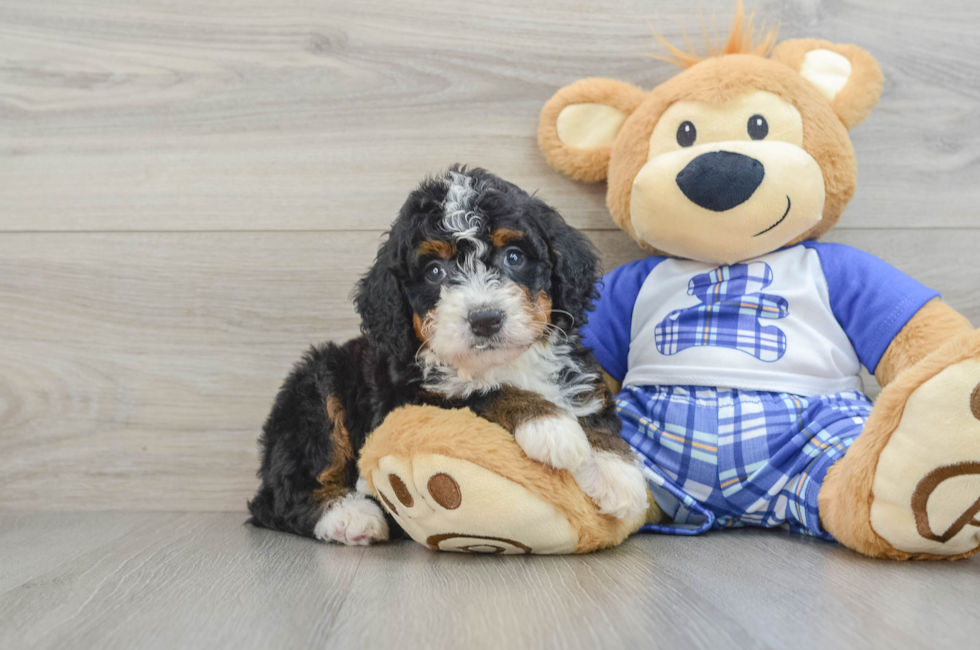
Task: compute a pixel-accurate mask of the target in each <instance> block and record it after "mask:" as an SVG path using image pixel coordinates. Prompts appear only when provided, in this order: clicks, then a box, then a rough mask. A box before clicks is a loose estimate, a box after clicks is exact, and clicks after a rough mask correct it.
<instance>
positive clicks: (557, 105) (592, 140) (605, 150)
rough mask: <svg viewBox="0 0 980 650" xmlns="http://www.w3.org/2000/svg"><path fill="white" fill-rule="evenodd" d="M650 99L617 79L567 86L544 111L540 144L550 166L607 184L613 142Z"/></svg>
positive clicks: (576, 176) (573, 176)
mask: <svg viewBox="0 0 980 650" xmlns="http://www.w3.org/2000/svg"><path fill="white" fill-rule="evenodd" d="M645 96H646V93H644V92H643V91H642V90H640V89H639V88H637V87H636V86H631V85H630V84H628V83H624V82H622V81H616V80H615V79H582V80H581V81H576V82H575V83H573V84H572V85H570V86H565V87H564V88H562V89H561V90H559V91H558V92H557V93H555V95H554V97H552V98H551V99H549V100H548V103H546V104H545V105H544V108H542V109H541V120H540V122H539V124H538V146H540V147H541V151H543V152H544V155H545V158H547V159H548V164H549V165H551V166H552V167H554V168H555V169H557V170H558V171H560V172H562V173H564V174H568V175H569V176H571V177H572V178H576V179H578V180H580V181H601V180H602V179H604V178H605V177H606V173H607V172H608V170H609V155H610V152H611V151H612V145H613V142H614V141H615V140H616V136H617V135H618V134H619V130H620V129H621V128H622V126H623V122H625V121H626V118H628V117H629V116H630V114H631V113H632V112H633V111H634V110H636V107H637V106H639V105H640V103H641V102H643V98H644V97H645Z"/></svg>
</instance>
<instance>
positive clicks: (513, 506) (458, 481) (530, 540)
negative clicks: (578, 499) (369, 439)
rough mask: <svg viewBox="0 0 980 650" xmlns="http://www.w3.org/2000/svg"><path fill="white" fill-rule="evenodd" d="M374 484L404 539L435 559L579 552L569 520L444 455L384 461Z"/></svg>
mask: <svg viewBox="0 0 980 650" xmlns="http://www.w3.org/2000/svg"><path fill="white" fill-rule="evenodd" d="M525 461H526V459H525ZM372 483H373V486H374V489H375V490H376V492H377V494H378V498H379V499H380V500H381V502H382V503H383V504H384V507H385V509H386V510H387V511H388V512H389V513H390V514H391V515H392V517H394V519H395V521H397V522H398V524H399V525H400V526H401V527H402V528H403V529H404V530H405V532H407V533H408V534H409V535H411V537H412V538H413V539H415V540H416V541H417V542H419V543H420V544H424V545H425V546H427V547H428V548H430V549H432V550H434V551H457V552H464V553H489V554H502V555H512V554H530V553H547V554H551V553H558V554H561V553H571V552H573V551H575V550H576V547H577V545H578V536H577V534H576V533H575V531H574V530H573V529H572V527H571V524H570V523H569V521H568V519H567V517H566V516H565V515H564V514H563V513H561V512H559V511H557V510H556V509H555V508H554V507H553V506H552V505H550V504H549V503H547V502H546V501H544V500H543V499H541V498H540V497H539V496H537V495H535V494H534V493H532V492H530V491H529V490H528V489H527V488H525V487H523V486H521V485H519V484H518V483H515V482H514V481H511V480H509V479H506V478H504V477H503V476H501V475H499V474H497V473H495V472H492V471H490V470H488V469H486V468H484V467H480V466H479V465H476V464H474V463H471V462H468V461H464V460H460V459H458V458H449V457H447V456H442V455H439V454H419V455H417V456H414V457H411V458H402V457H397V456H384V457H382V458H381V459H380V460H379V462H378V466H377V469H375V470H374V471H373V472H372Z"/></svg>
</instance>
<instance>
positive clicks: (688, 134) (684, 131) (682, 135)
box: [677, 122, 698, 147]
mask: <svg viewBox="0 0 980 650" xmlns="http://www.w3.org/2000/svg"><path fill="white" fill-rule="evenodd" d="M697 139H698V130H697V129H696V128H694V122H682V123H681V125H680V126H679V127H677V144H679V145H680V146H682V147H690V146H691V145H692V144H694V141H695V140H697Z"/></svg>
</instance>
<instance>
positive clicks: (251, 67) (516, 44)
mask: <svg viewBox="0 0 980 650" xmlns="http://www.w3.org/2000/svg"><path fill="white" fill-rule="evenodd" d="M755 4H756V5H757V8H758V10H759V12H760V14H762V15H764V16H765V17H766V18H767V19H768V21H769V22H770V24H771V23H773V22H777V21H778V22H779V23H780V24H781V27H782V32H781V34H782V37H783V38H792V37H819V38H826V39H830V40H835V41H839V42H855V43H858V44H860V45H861V46H863V47H865V48H866V49H868V50H870V51H871V52H872V53H873V54H874V55H875V56H876V57H877V58H878V59H879V60H880V62H881V64H882V67H883V69H884V71H885V75H886V77H887V84H886V87H885V92H884V96H883V97H882V101H881V104H880V106H879V108H878V109H877V111H876V112H875V113H874V114H873V115H872V117H871V118H870V119H869V120H868V121H867V122H866V123H865V124H864V125H862V126H861V127H860V128H858V129H857V130H856V131H855V132H854V141H855V148H856V150H857V152H858V160H859V162H860V165H861V182H860V187H859V189H858V195H857V197H856V198H855V199H854V201H853V203H852V205H851V207H850V209H849V211H848V213H847V214H846V215H845V217H844V219H843V222H842V224H841V225H840V228H842V229H846V228H884V229H889V228H914V227H944V228H951V227H955V228H975V227H977V226H978V221H980V208H978V204H980V201H978V191H980V190H978V186H977V183H976V179H977V172H978V164H980V163H978V160H980V85H978V83H977V79H980V43H978V41H977V39H976V38H975V35H976V33H977V30H978V29H980V4H978V3H976V2H968V1H964V0H937V1H934V2H931V3H930V4H929V10H928V11H923V10H922V5H921V3H920V2H918V1H917V0H862V1H860V2H856V1H845V0H807V1H806V2H781V1H778V0H759V1H758V2H756V3H755ZM733 6H734V2H733V0H702V1H701V2H697V3H692V2H689V1H688V0H658V2H655V3H650V2H636V1H635V0H604V1H603V2H602V4H601V9H600V8H598V7H597V5H596V4H595V3H593V2H582V1H581V0H547V1H540V2H530V3H529V2H526V1H523V0H496V1H494V2H479V3H466V4H465V5H459V4H458V3H447V2H446V1H445V0H417V1H414V2H410V3H402V2H394V1H391V0H388V1H381V0H363V1H358V2H349V1H346V0H326V1H325V0H284V1H282V2H276V3H272V4H270V3H269V2H268V1H267V0H217V1H214V2H206V3H201V2H196V1H194V0H147V1H146V2H140V3H133V2H126V1H124V0H98V1H89V2H84V3H79V2H76V1H75V0H47V1H45V2H35V1H34V0H7V1H5V2H4V3H3V4H2V6H0V43H2V45H0V48H2V54H3V59H4V64H3V66H2V67H0V186H2V188H3V189H2V191H3V212H2V215H0V229H2V230H7V231H37V230H43V231H60V230H83V231H89V230H122V231H129V230H263V229H265V230H291V229H295V230H307V229H313V230H350V229H368V230H379V229H382V228H384V227H385V226H386V225H387V224H388V222H389V221H390V220H391V218H392V216H393V215H394V214H395V212H396V211H397V209H398V207H399V205H400V204H401V201H402V200H403V197H404V195H405V194H406V191H407V190H408V188H410V187H412V186H413V185H414V184H415V183H416V182H417V181H418V179H419V178H420V177H421V176H422V175H423V174H426V173H432V172H435V171H438V170H439V169H441V168H443V167H445V166H446V165H448V164H450V163H453V162H466V163H470V164H476V165H482V166H485V167H487V168H489V169H490V170H492V171H495V172H497V173H498V174H500V175H502V176H504V177H506V178H509V179H511V180H513V181H515V182H517V183H519V184H521V185H522V186H524V187H527V188H529V189H539V190H540V191H541V194H542V196H544V197H545V198H547V199H549V200H551V201H553V202H554V203H555V204H556V205H557V207H559V208H560V209H561V210H562V211H563V212H564V213H565V215H566V216H567V217H568V218H569V220H570V221H571V222H572V223H573V224H574V225H576V226H579V227H587V228H604V229H612V228H613V225H612V223H611V221H610V219H609V218H608V216H607V213H606V209H605V206H604V191H603V186H602V185H601V184H600V185H591V186H590V185H582V184H578V183H575V182H572V181H570V180H568V179H565V178H562V177H560V176H559V175H558V174H557V173H555V172H553V171H552V170H551V169H549V168H548V167H547V165H546V164H545V163H544V161H543V158H542V156H541V155H540V153H539V152H538V150H537V145H536V142H535V132H536V124H537V116H538V112H539V110H540V108H541V106H542V105H543V103H544V102H545V101H546V100H547V99H548V98H549V97H550V96H551V95H552V93H554V92H555V90H557V89H558V88H560V87H562V86H564V85H566V84H569V83H571V82H573V81H575V80H577V79H580V78H583V77H588V76H607V77H615V78H620V79H623V80H625V81H629V82H632V83H635V84H638V85H640V86H643V87H646V88H650V87H652V86H653V85H656V84H658V83H660V82H662V81H664V80H665V79H667V78H669V77H670V76H671V75H673V74H674V73H675V69H674V68H672V67H671V66H669V65H667V64H664V63H661V62H657V61H652V60H650V59H648V58H644V57H642V56H640V53H643V52H656V51H660V50H659V46H657V45H656V44H655V42H654V40H653V39H652V37H651V35H650V25H653V26H654V27H655V28H656V29H658V30H659V31H661V32H662V33H664V34H665V35H666V36H667V37H668V38H669V39H671V40H672V41H674V42H681V41H682V39H681V28H682V27H686V28H687V29H688V30H689V31H692V32H697V31H698V30H699V29H700V19H699V15H698V14H699V11H700V10H701V9H704V10H705V11H706V13H707V15H708V16H709V20H708V22H709V24H710V23H711V20H710V16H711V15H712V14H717V24H718V28H719V29H722V30H723V29H724V28H726V27H727V24H728V16H730V14H731V11H732V8H733Z"/></svg>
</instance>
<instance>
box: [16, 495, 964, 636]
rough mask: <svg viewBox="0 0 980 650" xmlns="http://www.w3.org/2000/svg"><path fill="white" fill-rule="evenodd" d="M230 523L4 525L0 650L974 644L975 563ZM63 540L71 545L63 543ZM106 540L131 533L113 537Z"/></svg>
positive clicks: (81, 520)
mask: <svg viewBox="0 0 980 650" xmlns="http://www.w3.org/2000/svg"><path fill="white" fill-rule="evenodd" d="M242 519H243V517H242V516H241V515H238V514H207V513H185V514H173V513H157V514H141V515H138V514H133V513H82V514H75V515H72V516H69V517H66V516H65V515H62V514H55V513H50V514H30V515H26V514H25V515H9V514H8V515H3V516H2V517H0V524H3V525H4V526H15V527H16V528H17V530H18V531H19V532H18V537H16V538H11V537H10V536H8V535H3V534H0V558H7V557H11V555H10V554H11V553H14V554H15V555H14V557H16V554H18V553H20V554H22V553H23V546H24V544H25V543H36V544H45V545H47V546H48V547H49V548H50V549H51V552H50V553H49V557H48V562H47V563H37V564H36V566H35V568H34V570H33V571H32V572H31V574H30V575H29V576H26V575H20V576H15V577H0V646H2V647H4V648H26V647H31V648H39V649H40V648H104V649H106V650H110V649H115V648H125V649H127V650H130V649H131V650H144V649H149V648H178V647H179V648H188V649H193V648H209V649H210V648H228V647H234V648H237V649H239V650H248V649H250V648H270V647H275V648H283V649H289V648H307V647H319V648H378V647H398V648H404V649H406V650H411V649H413V648H432V649H436V650H437V649H441V648H474V649H482V648H503V647H509V648H532V649H533V648H559V647H560V648H567V649H570V650H573V649H577V648H597V647H601V648H609V649H610V650H617V649H619V648H622V649H624V650H625V649H627V648H637V647H643V648H665V649H666V648H695V649H698V648H706V649H708V648H710V649H716V648H787V647H793V648H799V649H800V650H809V649H811V648H812V649H814V650H825V649H826V648H888V649H892V648H945V647H950V648H952V647H960V648H963V647H972V646H973V645H975V640H976V637H977V634H978V633H980V618H978V617H977V616H976V612H975V609H976V606H975V601H976V598H975V595H976V585H977V581H978V580H980V563H977V562H960V563H955V564H944V563H938V564H931V563H920V564H909V563H899V562H886V561H880V560H870V559H867V558H864V557H861V556H858V555H857V554H854V553H852V552H850V551H847V550H846V549H844V548H842V547H840V546H837V545H834V544H829V543H826V542H822V541H819V540H814V539H812V538H803V537H797V536H791V535H788V534H786V533H781V532H775V531H726V532H719V533H712V534H709V535H706V536H703V537H699V538H680V537H671V536H657V535H643V536H638V537H633V538H631V539H630V540H627V542H626V543H624V544H623V545H622V546H620V547H618V548H616V549H613V550H610V551H605V552H601V553H598V554H595V555H591V556H577V557H531V558H521V557H488V556H461V555H455V554H450V553H439V554H435V553H431V552H430V551H428V550H426V549H424V548H423V547H421V546H419V545H417V544H415V543H413V542H401V543H397V544H391V545H382V546H375V547H372V548H368V549H364V548H347V547H339V546H329V545H325V544H320V543H317V542H313V541H311V540H307V539H302V538H298V537H293V536H289V535H284V534H281V533H273V532H270V531H265V530H257V529H254V528H251V527H249V526H243V525H242V523H241V522H242ZM66 529H68V530H70V531H71V533H72V535H71V536H66V535H64V534H63V533H64V531H65V530H66ZM105 530H111V531H115V532H119V531H123V530H127V531H129V532H127V533H126V534H124V535H122V536H120V537H113V536H112V535H106V534H105V532H104V531H105Z"/></svg>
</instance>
